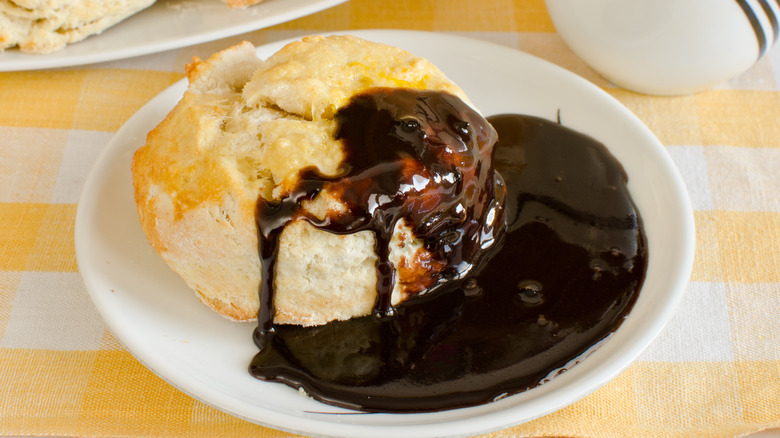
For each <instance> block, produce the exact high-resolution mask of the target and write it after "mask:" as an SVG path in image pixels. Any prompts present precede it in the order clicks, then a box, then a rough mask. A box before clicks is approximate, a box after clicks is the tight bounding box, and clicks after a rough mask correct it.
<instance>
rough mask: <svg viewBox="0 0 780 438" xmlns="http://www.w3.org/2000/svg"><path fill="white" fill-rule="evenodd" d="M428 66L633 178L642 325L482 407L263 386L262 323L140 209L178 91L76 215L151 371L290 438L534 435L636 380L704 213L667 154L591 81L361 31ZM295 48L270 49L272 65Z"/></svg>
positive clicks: (509, 52)
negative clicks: (159, 132) (352, 407)
mask: <svg viewBox="0 0 780 438" xmlns="http://www.w3.org/2000/svg"><path fill="white" fill-rule="evenodd" d="M350 33H352V34H354V35H357V36H361V37H364V38H366V39H370V40H374V41H379V42H384V43H388V44H392V45H395V46H398V47H402V48H405V49H407V50H409V51H411V52H413V53H415V54H417V55H420V56H424V57H426V58H428V59H430V60H431V61H433V62H434V63H435V64H437V65H438V66H439V67H440V68H441V69H442V70H443V71H444V72H445V73H446V74H447V75H448V76H450V78H451V79H453V80H454V81H455V82H456V83H458V84H460V85H461V86H462V87H463V88H464V89H465V90H466V92H467V93H468V94H469V96H470V97H471V99H472V100H473V102H474V103H475V104H476V105H477V106H478V107H479V108H480V109H481V110H482V111H483V113H484V114H486V115H493V114H498V113H504V112H513V113H525V114H532V115H537V116H541V117H546V118H548V119H552V120H555V118H556V117H557V115H558V114H559V111H560V118H561V122H562V123H563V124H564V125H566V126H569V127H571V128H574V129H577V130H579V131H581V132H585V133H587V134H590V135H591V136H593V137H595V138H596V139H598V140H600V141H602V142H603V143H604V144H606V146H607V147H608V148H609V149H610V151H611V152H612V153H613V154H614V155H615V156H616V157H617V158H618V160H620V161H621V163H622V164H623V166H624V167H625V169H626V171H627V173H628V175H629V190H630V191H631V193H632V196H633V197H634V200H635V202H636V204H637V206H638V208H639V211H640V213H641V214H642V216H643V218H644V222H645V225H646V231H647V238H648V250H649V264H648V271H647V279H646V281H645V284H644V287H643V289H642V291H641V293H640V295H639V298H638V300H637V302H636V305H635V306H634V309H633V310H632V312H631V314H630V315H629V317H628V318H627V319H626V321H625V322H624V323H623V324H622V326H621V327H620V328H619V329H618V330H617V331H616V332H615V333H614V334H613V335H612V336H611V337H610V338H609V339H608V340H607V341H605V342H603V343H601V345H600V347H599V348H597V349H595V351H592V352H591V353H590V354H589V355H588V357H586V358H585V359H584V360H583V361H582V362H581V363H579V364H577V365H575V366H573V367H572V368H571V369H569V371H568V372H566V373H563V374H561V375H560V376H558V377H556V378H554V379H552V380H551V381H550V382H548V383H545V384H543V385H541V386H540V387H537V388H535V389H532V390H529V391H526V392H523V393H520V394H517V395H514V396H511V397H507V398H504V399H502V400H499V401H497V402H493V403H489V404H486V405H482V406H477V407H472V408H466V409H456V410H450V411H444V412H434V413H422V414H381V413H380V414H368V413H358V412H354V411H348V410H344V409H339V408H334V407H331V406H327V405H324V404H321V403H319V402H316V401H314V400H311V399H308V398H306V397H304V396H302V395H301V394H299V393H298V392H297V391H295V390H294V389H291V388H288V387H287V386H284V385H282V384H276V383H268V382H262V381H259V380H255V379H254V378H252V377H250V375H249V373H248V372H247V366H248V365H249V362H250V360H251V359H252V357H253V356H254V354H255V353H256V348H255V346H254V344H253V343H252V338H251V333H252V329H253V327H254V324H250V323H244V324H241V323H231V322H228V321H226V320H224V319H223V318H221V317H219V316H217V315H216V314H215V313H213V312H212V311H211V310H208V309H207V308H206V307H205V306H203V305H202V304H200V302H199V301H198V300H197V299H196V298H195V294H194V293H193V292H192V291H190V290H189V289H188V288H187V287H186V286H185V284H184V282H183V281H182V280H181V279H180V278H179V277H178V276H177V275H176V274H174V273H173V272H172V271H171V270H170V269H168V267H167V266H166V265H165V264H164V263H163V261H162V260H161V259H160V258H159V257H158V256H157V255H156V253H155V252H154V251H153V250H152V248H151V247H150V246H149V245H148V244H147V242H146V239H145V238H144V234H143V231H142V230H141V226H140V224H139V222H138V218H137V215H136V211H135V205H134V203H133V193H132V186H131V175H130V161H131V157H132V154H133V152H134V151H135V150H136V149H137V148H138V147H140V146H141V145H142V144H143V143H144V140H145V138H146V134H147V132H149V131H150V130H151V129H152V128H154V127H155V126H156V125H157V124H158V123H159V122H160V121H161V120H162V119H163V117H164V116H165V115H166V114H167V113H168V111H169V110H170V109H171V108H173V106H174V105H175V104H176V102H177V101H178V100H179V98H180V96H181V95H182V93H183V91H184V90H185V88H186V83H185V82H184V81H182V82H179V83H177V84H175V85H174V86H172V87H171V88H169V89H168V90H166V91H165V92H163V93H162V94H160V95H159V96H157V97H156V98H154V99H153V100H152V101H150V102H149V103H148V104H147V105H146V106H144V107H143V108H142V109H141V110H140V111H139V112H138V113H137V114H135V115H134V116H133V117H132V118H131V119H130V120H128V122H127V123H126V124H125V125H124V126H123V127H122V128H121V129H120V130H119V132H117V134H116V136H115V137H114V139H113V140H112V141H111V142H110V143H109V144H108V146H107V147H106V149H105V151H104V153H103V154H102V155H101V157H100V158H99V159H98V161H97V163H96V164H95V166H94V168H93V170H92V172H91V174H90V175H89V178H88V180H87V183H86V185H85V187H84V191H83V194H82V197H81V201H80V203H79V208H78V214H77V216H76V230H75V236H76V255H77V257H78V263H79V268H80V270H81V273H82V275H83V277H84V281H85V283H86V285H87V289H88V290H89V293H90V294H91V295H92V298H93V300H94V302H95V304H96V306H97V308H98V310H99V311H100V313H101V314H102V315H103V317H104V318H105V320H106V322H107V323H108V325H109V326H110V328H111V329H112V330H113V332H114V333H115V334H116V336H117V337H118V338H119V339H120V340H121V341H122V343H123V344H124V345H125V346H126V347H127V349H128V350H129V351H130V352H131V353H133V354H134V355H135V356H136V357H137V358H138V359H139V360H140V361H141V362H143V363H144V364H145V365H146V366H147V367H149V368H150V369H151V370H152V371H154V372H156V373H157V374H158V375H160V376H161V377H163V378H164V379H165V380H167V381H168V382H170V383H171V384H173V385H174V386H176V387H178V388H180V389H181V390H182V391H184V392H186V393H188V394H190V395H192V396H193V397H195V398H197V399H200V400H202V401H204V402H206V403H208V404H210V405H212V406H215V407H217V408H219V409H222V410H224V411H226V412H229V413H231V414H233V415H236V416H239V417H243V418H246V419H248V420H250V421H254V422H257V423H261V424H264V425H268V426H271V427H274V428H277V429H283V430H288V431H294V432H299V433H304V434H313V435H338V436H354V437H361V436H373V437H398V436H409V437H411V436H457V435H472V434H476V433H480V432H485V431H490V430H495V429H500V428H503V427H506V426H510V425H513V424H517V423H521V422H525V421H527V420H530V419H533V418H536V417H539V416H541V415H544V414H546V413H548V412H551V411H554V410H556V409H559V408H561V407H563V406H566V405H567V404H570V403H572V402H574V401H576V400H578V399H580V398H582V397H584V396H585V395H587V394H588V393H590V392H592V391H593V390H595V389H597V388H598V387H600V386H601V385H603V384H604V383H606V382H607V381H609V380H610V379H612V378H614V377H615V376H616V375H617V374H618V373H620V372H621V371H622V370H623V369H625V368H626V367H627V366H628V365H629V364H630V363H631V362H632V361H634V360H635V359H636V357H637V356H638V355H639V354H640V353H641V352H642V350H644V349H645V347H647V346H648V344H649V343H650V342H651V340H652V339H653V338H654V337H655V336H656V335H657V334H658V333H659V332H660V330H661V328H662V326H663V325H664V324H665V323H666V321H667V320H668V319H669V317H670V315H671V313H672V311H673V309H674V307H675V306H676V304H677V302H678V301H679V299H680V296H681V294H682V293H683V289H684V287H685V284H686V282H687V279H688V276H689V274H690V269H691V265H692V260H693V243H694V230H693V213H692V211H691V208H690V204H689V202H688V198H687V194H686V191H685V188H684V186H683V183H682V180H681V178H680V176H679V174H678V173H677V170H676V168H675V167H674V165H673V163H672V161H671V160H670V158H669V156H668V155H667V154H666V152H665V150H664V148H663V146H662V145H661V144H660V143H659V142H658V140H657V139H656V138H655V137H654V136H653V134H652V133H651V132H650V131H649V130H648V129H647V128H646V127H645V126H644V125H643V124H642V123H641V122H640V121H639V120H638V119H637V118H636V117H635V116H634V115H632V114H631V112H629V111H628V110H627V109H626V108H625V107H623V106H622V105H620V104H619V103H618V102H617V101H616V100H614V99H613V98H612V97H610V96H609V95H608V94H606V93H605V92H603V91H602V90H601V89H599V88H598V87H596V86H594V85H592V84H590V83H589V82H587V81H585V80H584V79H582V78H580V77H578V76H576V75H574V74H572V73H569V72H567V71H565V70H563V69H561V68H559V67H556V66H554V65H552V64H550V63H547V62H545V61H542V60H540V59H537V58H534V57H532V56H530V55H527V54H524V53H521V52H519V51H516V50H513V49H510V48H507V47H503V46H497V45H493V44H490V43H485V42H479V41H475V40H470V39H465V38H461V37H454V36H448V35H442V34H432V33H423V32H406V31H361V32H350ZM284 43H285V42H279V43H274V44H271V45H268V46H264V47H261V48H260V49H259V50H258V52H259V54H260V56H261V57H263V58H265V57H267V56H269V55H270V54H271V53H273V52H275V51H276V50H278V49H279V48H280V47H281V46H282V45H283V44H284Z"/></svg>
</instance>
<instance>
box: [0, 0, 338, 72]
mask: <svg viewBox="0 0 780 438" xmlns="http://www.w3.org/2000/svg"><path fill="white" fill-rule="evenodd" d="M344 1H346V0H264V1H263V2H262V3H260V4H258V5H254V6H251V7H248V8H245V9H231V8H228V7H227V6H226V5H225V4H224V3H223V2H222V1H221V0H157V2H156V3H155V4H153V5H152V6H150V7H149V8H147V9H145V10H143V11H141V12H139V13H138V14H136V15H133V16H132V17H129V18H128V19H126V20H124V21H122V22H121V23H119V24H117V25H115V26H113V27H110V28H108V29H106V30H105V31H104V32H103V33H102V34H100V35H93V36H91V37H89V38H87V39H85V40H83V41H81V42H78V43H75V44H71V45H68V46H67V47H65V48H64V49H62V50H60V51H59V52H55V53H51V54H47V55H34V54H29V53H22V52H20V51H19V50H18V49H7V50H6V51H4V52H2V51H0V71H16V70H37V69H44V68H54V67H69V66H75V65H83V64H91V63H95V62H104V61H113V60H116V59H123V58H130V57H133V56H139V55H147V54H149V53H156V52H162V51H164V50H171V49H176V48H179V47H185V46H191V45H194V44H199V43H202V42H206V41H212V40H217V39H220V38H226V37H229V36H233V35H238V34H241V33H245V32H251V31H253V30H257V29H262V28H265V27H269V26H273V25H276V24H279V23H284V22H286V21H290V20H293V19H296V18H300V17H303V16H305V15H309V14H313V13H315V12H318V11H321V10H323V9H327V8H330V7H332V6H335V5H337V4H339V3H343V2H344Z"/></svg>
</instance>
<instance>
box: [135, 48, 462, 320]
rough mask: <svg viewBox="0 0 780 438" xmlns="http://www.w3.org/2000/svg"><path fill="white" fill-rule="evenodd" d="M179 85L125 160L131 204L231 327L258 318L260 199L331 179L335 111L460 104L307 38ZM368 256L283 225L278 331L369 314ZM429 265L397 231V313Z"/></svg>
mask: <svg viewBox="0 0 780 438" xmlns="http://www.w3.org/2000/svg"><path fill="white" fill-rule="evenodd" d="M186 72H187V77H188V80H189V86H188V88H187V90H186V92H185V93H184V96H183V97H182V99H181V101H180V102H179V103H178V104H177V105H176V107H175V108H174V109H173V110H172V111H171V112H170V113H169V114H168V115H167V117H166V118H165V119H164V120H163V121H162V123H160V125H159V126H157V127H156V128H155V129H154V130H153V131H151V132H150V133H149V135H148V137H147V141H146V144H145V145H144V146H143V147H141V148H140V149H139V150H138V151H136V153H135V155H134V158H133V164H132V172H133V183H134V189H135V201H136V205H137V210H138V214H139V218H140V221H141V225H142V227H143V229H144V232H145V234H146V236H147V238H148V240H149V242H150V243H151V245H152V247H153V248H154V249H155V250H156V251H157V253H158V254H159V255H160V256H161V257H162V258H163V259H164V260H165V261H166V262H167V263H168V265H169V266H170V267H171V268H172V269H173V270H174V271H176V272H177V273H178V274H179V275H180V276H181V277H182V278H183V279H184V281H185V282H186V283H187V284H188V285H189V286H190V287H191V288H192V289H193V290H195V292H196V294H197V296H198V297H199V298H200V299H201V300H202V301H203V302H204V303H205V304H206V305H208V306H209V307H211V308H212V309H214V310H216V311H217V312H219V313H220V314H221V315H223V316H226V317H228V318H231V319H234V320H251V319H255V318H256V317H257V312H258V308H259V298H258V288H259V284H260V272H261V269H260V258H259V254H258V235H257V233H258V229H257V224H256V221H255V211H256V208H257V201H258V197H262V198H263V199H265V200H278V199H280V197H281V196H283V194H284V193H286V192H287V191H288V190H290V189H292V188H294V187H295V185H296V183H297V181H298V176H299V173H300V171H301V170H302V169H304V168H307V167H314V168H316V169H317V171H318V172H319V173H320V174H321V175H325V176H328V175H336V174H338V173H339V172H340V167H341V166H342V164H343V163H342V161H343V151H342V146H341V144H340V143H339V142H338V141H337V140H335V139H334V129H335V127H336V121H335V120H334V114H335V113H336V111H337V110H338V109H339V108H340V107H342V106H343V105H345V104H346V103H347V102H348V101H349V99H350V98H352V97H353V96H355V95H357V94H359V93H361V92H364V91H365V90H368V89H371V88H374V87H396V88H411V89H418V90H438V91H445V92H447V93H450V94H453V95H456V96H458V97H460V98H461V99H462V100H464V101H465V102H468V100H467V98H466V96H465V94H464V93H463V91H462V90H461V89H460V88H458V87H457V86H456V85H455V84H454V83H452V82H451V81H450V80H449V79H447V78H446V76H445V75H444V74H443V73H442V72H441V71H440V70H439V69H438V68H436V67H435V66H434V65H433V64H431V63H430V62H428V61H426V60H424V59H422V58H419V57H416V56H414V55H412V54H410V53H408V52H406V51H403V50H401V49H397V48H394V47H390V46H387V45H383V44H378V43H373V42H368V41H365V40H362V39H359V38H356V37H352V36H330V37H322V36H313V37H307V38H304V39H302V40H300V41H296V42H293V43H290V44H288V45H287V46H285V47H284V48H282V49H281V50H280V51H278V52H277V53H275V54H274V55H272V56H271V57H269V58H268V59H266V60H261V59H259V58H258V57H257V55H256V52H255V48H254V47H253V46H252V45H251V44H250V43H247V42H244V43H241V44H238V45H236V46H233V47H230V48H228V49H225V50H223V51H221V52H219V53H216V54H214V55H213V56H211V57H210V58H209V59H208V60H206V61H202V60H200V59H198V58H195V59H194V60H193V62H192V63H191V64H189V65H188V66H187V69H186ZM304 207H305V208H306V209H307V210H308V212H309V213H310V214H311V215H313V216H317V217H322V216H325V215H326V214H329V212H330V213H332V212H333V211H338V210H339V209H340V208H344V207H343V205H341V204H340V203H339V200H338V199H335V198H332V197H329V196H328V194H327V193H323V194H321V195H319V196H318V197H317V198H315V199H314V200H312V201H311V202H308V203H306V204H305V205H304ZM374 246H375V237H374V235H373V234H372V233H371V232H369V231H361V232H358V233H354V234H345V235H338V234H332V233H329V232H328V231H325V230H322V229H318V228H316V227H314V226H313V225H311V224H310V223H308V222H306V221H303V220H296V221H294V222H292V223H290V224H288V225H287V226H286V228H285V229H284V230H283V231H282V233H281V236H280V238H279V255H278V259H277V263H276V267H275V271H274V273H275V274H274V275H275V285H274V288H275V292H274V295H273V297H274V310H275V314H274V322H275V323H278V324H300V325H319V324H324V323H327V322H329V321H332V320H344V319H349V318H352V317H356V316H363V315H367V314H369V313H370V312H371V311H372V307H373V305H374V303H375V301H376V299H377V291H376V281H377V276H376V263H377V255H376V253H375V250H374ZM429 257H430V254H428V253H427V251H426V249H425V248H424V247H423V242H422V241H421V240H420V239H418V238H416V237H415V236H414V233H413V232H412V230H411V228H410V227H409V224H405V223H404V222H403V221H400V222H399V223H398V224H397V225H396V228H395V230H394V234H393V238H392V240H391V244H390V257H389V259H390V261H391V262H392V263H393V265H394V266H395V268H396V271H397V273H398V275H397V276H396V278H397V283H396V284H395V287H394V290H393V297H392V301H393V303H398V302H400V301H402V300H403V299H405V298H406V297H407V296H409V295H412V294H415V293H417V292H419V289H420V288H419V283H420V281H421V279H424V278H426V277H428V278H430V275H429V273H428V271H427V270H429V269H430V266H429V263H426V261H427V260H428V258H429Z"/></svg>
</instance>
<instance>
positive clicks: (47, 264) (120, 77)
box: [0, 0, 780, 437]
mask: <svg viewBox="0 0 780 438" xmlns="http://www.w3.org/2000/svg"><path fill="white" fill-rule="evenodd" d="M273 1H282V0H273ZM364 28H400V29H416V30H426V31H437V32H449V33H458V34H463V35H466V36H470V37H473V38H477V39H483V40H490V41H494V42H497V43H499V44H503V45H507V46H510V47H516V48H518V49H521V50H524V51H526V52H529V53H531V54H534V55H537V56H539V57H541V58H544V59H547V60H549V61H551V62H553V63H555V64H558V65H561V66H563V67H565V68H567V69H569V70H571V71H574V72H575V73H577V74H579V75H581V76H583V77H585V78H586V79H588V80H590V81H592V82H594V83H595V84H597V85H598V86H600V87H602V88H604V89H606V91H607V92H609V93H610V94H611V95H613V96H614V97H616V98H617V99H618V100H619V101H621V102H622V103H623V104H624V105H626V106H627V107H628V108H629V109H631V110H632V111H633V112H634V113H635V114H636V115H637V116H638V117H639V118H640V119H641V120H642V121H643V122H644V123H645V124H647V125H648V126H649V127H650V129H651V130H652V131H653V132H654V133H655V134H656V135H657V136H658V138H659V139H660V140H661V142H662V143H663V144H664V145H665V146H666V148H667V150H668V151H669V153H670V154H671V156H672V158H673V159H674V161H675V163H676V164H677V166H678V167H679V169H680V171H681V173H682V175H683V178H684V180H685V182H686V184H687V186H688V189H689V193H690V196H691V199H692V203H693V208H694V211H695V221H696V230H697V231H696V233H697V235H696V239H697V247H696V251H697V254H696V259H695V264H694V270H693V274H692V277H691V282H690V284H689V286H688V288H687V291H686V294H685V296H684V298H683V301H682V303H681V305H680V306H679V308H678V310H677V312H676V314H675V315H674V317H673V319H672V320H671V322H670V324H669V325H668V326H667V328H666V329H665V330H664V331H663V333H662V334H661V335H660V337H659V338H658V339H657V340H656V341H655V342H654V343H653V344H652V345H651V346H650V348H649V349H648V350H647V351H646V352H645V353H644V354H643V355H642V356H641V357H640V360H639V361H638V362H636V363H635V364H633V365H632V366H631V367H629V368H628V369H627V370H626V371H625V372H623V373H622V374H621V375H620V376H618V377H617V378H616V379H615V380H613V381H612V382H611V383H609V384H607V385H606V386H605V387H603V388H601V389H599V390H598V391H596V392H595V393H593V394H591V395H590V396H588V397H587V398H585V399H583V400H581V401H579V402H576V403H574V404H573V405H571V406H569V407H566V408H564V409H561V410H559V411H557V412H554V413H552V414H549V415H547V416H545V417H543V418H540V419H537V420H534V421H531V422H529V423H526V424H522V425H519V426H516V427H513V428H510V429H507V430H503V431H499V432H495V433H493V434H490V435H489V436H501V437H505V436H582V437H627V436H631V437H692V436H712V437H733V436H739V435H742V434H745V433H748V432H753V431H758V430H762V429H766V428H770V427H780V249H779V248H778V243H780V46H776V47H775V48H774V49H772V50H770V52H769V53H768V54H767V55H766V56H764V57H763V58H762V60H761V61H760V62H759V63H758V64H757V65H755V66H754V67H753V68H752V69H751V70H749V71H748V72H746V73H744V74H742V75H740V76H739V77H737V78H735V79H733V80H731V81H729V82H727V83H725V84H721V85H719V86H717V87H715V89H712V90H710V91H705V92H702V93H699V94H695V95H690V96H683V97H651V96H645V95H640V94H635V93H632V92H628V91H625V90H622V89H619V88H616V87H614V86H613V85H611V84H609V83H608V82H607V81H606V80H604V79H603V78H601V77H599V76H598V75H597V74H596V73H595V72H593V71H592V70H591V69H590V68H589V67H587V66H586V65H585V64H584V62H583V61H581V60H580V59H579V58H577V56H575V55H574V54H573V53H572V52H571V51H570V50H569V49H568V48H567V47H566V45H565V44H564V43H563V41H562V40H561V39H560V38H559V36H558V35H557V34H556V33H555V29H554V28H553V25H552V23H551V21H550V19H549V17H548V15H547V12H546V10H545V7H544V3H543V1H541V0H529V1H527V0H514V1H509V0H494V1H490V2H477V1H473V0H471V1H463V0H453V1H448V2H444V1H435V2H422V1H419V0H396V1H393V2H389V1H383V0H353V1H351V2H348V3H344V4H342V5H339V6H336V7H334V8H332V9H328V10H325V11H323V12H320V13H316V14H314V15H311V16H308V17H304V18H301V19H298V20H294V21H292V22H289V23H285V24H282V25H278V26H274V27H272V28H269V29H264V30H259V31H255V32H251V33H248V34H244V35H241V36H238V37H235V38H228V39H227V40H221V41H216V42H211V43H206V44H201V45H197V46H194V47H187V48H183V49H179V50H173V51H168V52H164V53H159V54H153V55H148V56H143V57H138V58H132V59H126V60H121V61H114V62H108V63H103V64H97V65H89V66H84V67H75V68H66V69H54V70H42V71H28V72H11V73H0V435H56V436H161V437H162V436H164V437H168V436H171V437H190V436H215V437H216V436H219V437H230V436H233V437H239V436H240V437H243V436H252V437H281V436H288V434H286V433H283V432H279V431H276V430H272V429H268V428H264V427H261V426H257V425H254V424H251V423H248V422H246V421H243V420H240V419H237V418H234V417H231V416H230V415H227V414H225V413H222V412H220V411H218V410H216V409H214V408H211V407H209V406H208V405H205V404H204V403H201V402H199V401H196V400H194V399H192V398H191V397H189V396H187V395H185V394H184V393H182V392H180V391H178V390H177V389H175V388H173V387H171V386H170V385H168V384H167V383H165V382H164V381H162V380H161V379H160V378H158V377H157V376H156V375H154V374H153V373H152V372H150V371H148V370H147V369H146V368H145V367H144V366H143V365H141V364H140V363H139V362H138V361H137V360H136V359H134V358H133V356H131V355H130V354H129V353H128V352H127V351H125V350H124V349H123V348H122V346H121V345H120V344H119V343H118V341H117V340H116V338H114V337H113V335H112V334H111V332H110V331H109V330H108V329H107V328H106V326H105V325H104V322H103V321H102V319H101V317H100V315H99V314H98V313H97V311H96V310H95V308H94V306H93V304H92V303H91V301H90V299H89V296H88V295H87V292H86V290H85V288H84V284H83V282H82V280H81V277H80V275H79V272H78V267H77V265H76V260H75V256H74V242H73V224H74V217H75V214H76V207H77V200H78V196H79V193H80V190H81V187H82V185H83V182H84V180H85V178H86V175H87V173H88V171H89V169H90V167H91V165H92V163H93V162H94V160H95V158H96V157H97V155H98V154H99V153H100V151H101V150H102V149H103V148H104V146H105V145H106V144H107V142H108V141H109V139H110V138H111V137H112V135H113V133H114V132H115V131H117V129H118V128H119V127H120V126H121V125H122V124H123V123H124V122H125V121H126V120H127V119H128V118H129V117H130V116H131V115H132V114H133V113H134V112H135V111H136V110H138V109H139V108H140V107H141V106H142V105H143V104H144V103H145V102H147V101H148V100H149V99H150V98H152V97H153V96H155V95H156V94H157V93H159V92H160V91H162V90H163V89H165V88H166V87H167V86H168V85H170V84H172V83H173V82H175V81H177V80H178V79H180V78H182V77H183V67H184V64H185V63H186V62H188V61H189V60H190V59H191V57H192V56H193V55H198V56H201V57H203V58H205V57H207V56H208V55H209V54H210V53H212V52H214V51H216V50H219V49H221V48H224V47H226V46H228V45H229V44H232V43H234V42H237V41H239V40H241V39H247V40H250V41H252V42H253V43H254V44H256V45H261V44H263V43H266V42H270V41H275V40H280V39H284V38H288V37H293V36H299V35H303V34H308V33H316V32H320V31H332V30H342V29H364Z"/></svg>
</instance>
